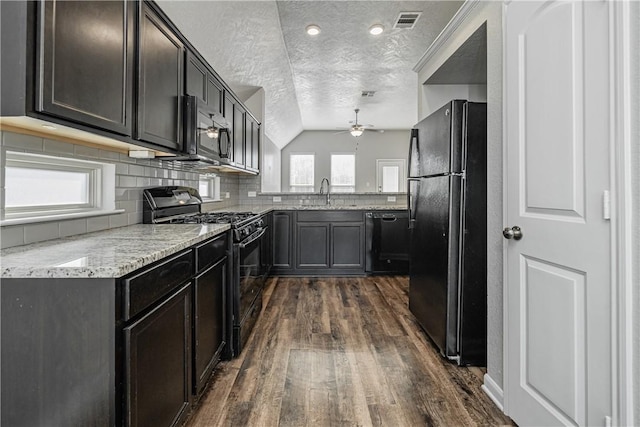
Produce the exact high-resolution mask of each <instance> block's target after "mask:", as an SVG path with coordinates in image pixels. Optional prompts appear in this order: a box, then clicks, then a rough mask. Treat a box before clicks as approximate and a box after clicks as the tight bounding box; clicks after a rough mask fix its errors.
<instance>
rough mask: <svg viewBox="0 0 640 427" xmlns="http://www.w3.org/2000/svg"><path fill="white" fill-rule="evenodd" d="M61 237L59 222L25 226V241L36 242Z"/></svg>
mask: <svg viewBox="0 0 640 427" xmlns="http://www.w3.org/2000/svg"><path fill="white" fill-rule="evenodd" d="M58 237H60V227H59V225H58V222H43V223H39V224H29V225H25V226H24V242H25V243H35V242H42V241H43V240H51V239H56V238H58Z"/></svg>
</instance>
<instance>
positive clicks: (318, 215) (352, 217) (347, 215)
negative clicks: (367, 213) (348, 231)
mask: <svg viewBox="0 0 640 427" xmlns="http://www.w3.org/2000/svg"><path fill="white" fill-rule="evenodd" d="M309 221H311V222H359V221H363V217H362V211H309V212H298V222H309Z"/></svg>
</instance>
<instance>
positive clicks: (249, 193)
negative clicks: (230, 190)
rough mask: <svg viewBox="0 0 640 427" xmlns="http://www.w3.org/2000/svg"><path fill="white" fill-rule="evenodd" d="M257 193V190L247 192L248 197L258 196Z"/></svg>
mask: <svg viewBox="0 0 640 427" xmlns="http://www.w3.org/2000/svg"><path fill="white" fill-rule="evenodd" d="M256 195H257V193H256V192H255V191H249V192H248V193H247V197H256Z"/></svg>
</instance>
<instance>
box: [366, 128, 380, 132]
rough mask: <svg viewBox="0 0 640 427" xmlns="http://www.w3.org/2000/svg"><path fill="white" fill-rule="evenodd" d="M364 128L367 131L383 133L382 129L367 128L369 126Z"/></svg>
mask: <svg viewBox="0 0 640 427" xmlns="http://www.w3.org/2000/svg"><path fill="white" fill-rule="evenodd" d="M364 130H366V131H369V132H378V133H384V129H369V128H365V129H364Z"/></svg>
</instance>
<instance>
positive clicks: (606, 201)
mask: <svg viewBox="0 0 640 427" xmlns="http://www.w3.org/2000/svg"><path fill="white" fill-rule="evenodd" d="M602 218H604V219H611V196H610V195H609V190H604V192H603V193H602Z"/></svg>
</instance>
